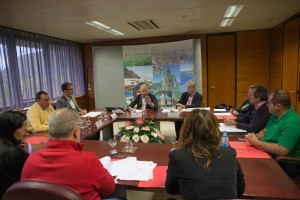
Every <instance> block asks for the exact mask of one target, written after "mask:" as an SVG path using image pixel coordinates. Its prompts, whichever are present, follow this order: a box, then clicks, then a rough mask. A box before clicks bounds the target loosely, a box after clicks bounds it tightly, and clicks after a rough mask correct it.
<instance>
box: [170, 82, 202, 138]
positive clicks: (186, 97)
mask: <svg viewBox="0 0 300 200" xmlns="http://www.w3.org/2000/svg"><path fill="white" fill-rule="evenodd" d="M187 90H188V91H187V92H184V93H182V95H181V97H180V99H179V101H178V102H177V104H176V106H177V108H178V107H179V108H180V109H184V108H197V107H200V106H201V105H202V95H201V94H200V93H199V92H196V82H195V81H193V80H192V81H190V82H189V84H188V87H187ZM182 123H183V122H180V121H176V122H175V132H176V141H178V139H179V131H180V128H181V126H182Z"/></svg>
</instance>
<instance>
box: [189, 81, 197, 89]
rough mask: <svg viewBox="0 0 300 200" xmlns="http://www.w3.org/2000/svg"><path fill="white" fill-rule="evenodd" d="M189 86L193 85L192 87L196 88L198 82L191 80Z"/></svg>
mask: <svg viewBox="0 0 300 200" xmlns="http://www.w3.org/2000/svg"><path fill="white" fill-rule="evenodd" d="M188 85H191V86H193V87H194V88H196V85H197V83H196V81H194V80H191V81H189V84H188Z"/></svg>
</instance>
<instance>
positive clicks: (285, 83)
mask: <svg viewBox="0 0 300 200" xmlns="http://www.w3.org/2000/svg"><path fill="white" fill-rule="evenodd" d="M299 23H300V17H298V18H297V19H294V20H292V21H290V22H288V23H286V24H284V40H283V47H284V49H283V73H282V89H284V90H287V91H289V93H290V96H291V101H292V106H293V107H294V108H295V109H296V108H297V96H299V95H297V93H296V91H297V85H298V63H299V58H298V56H299Z"/></svg>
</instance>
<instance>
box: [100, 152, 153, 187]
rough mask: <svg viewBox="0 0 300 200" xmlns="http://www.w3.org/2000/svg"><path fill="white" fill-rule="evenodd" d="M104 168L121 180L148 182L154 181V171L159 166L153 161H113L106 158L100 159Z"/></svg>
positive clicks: (127, 159) (130, 159) (134, 158)
mask: <svg viewBox="0 0 300 200" xmlns="http://www.w3.org/2000/svg"><path fill="white" fill-rule="evenodd" d="M100 161H101V163H102V165H103V167H104V168H106V169H107V170H108V171H109V173H110V174H111V175H112V176H116V177H117V179H119V180H127V181H148V180H150V179H153V169H154V168H155V166H156V165H157V164H156V163H153V161H138V160H137V158H136V157H128V158H125V159H121V160H116V161H111V159H110V157H108V156H106V157H103V158H101V159H100Z"/></svg>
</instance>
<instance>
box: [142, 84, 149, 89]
mask: <svg viewBox="0 0 300 200" xmlns="http://www.w3.org/2000/svg"><path fill="white" fill-rule="evenodd" d="M141 88H147V89H149V87H148V85H147V84H145V83H144V84H143V85H141V87H140V89H141Z"/></svg>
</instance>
